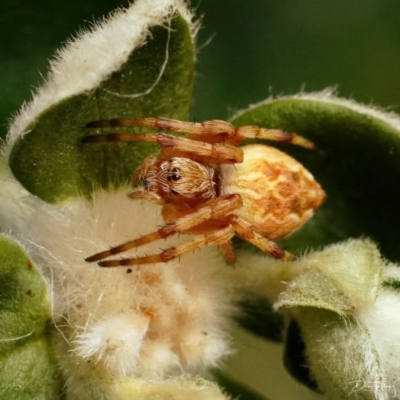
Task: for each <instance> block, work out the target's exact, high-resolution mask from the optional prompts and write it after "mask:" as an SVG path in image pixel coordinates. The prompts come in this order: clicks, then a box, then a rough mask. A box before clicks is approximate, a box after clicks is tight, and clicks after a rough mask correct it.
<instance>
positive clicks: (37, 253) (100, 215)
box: [18, 188, 231, 378]
mask: <svg viewBox="0 0 400 400" xmlns="http://www.w3.org/2000/svg"><path fill="white" fill-rule="evenodd" d="M127 192H128V188H125V190H122V191H119V192H117V193H106V192H102V191H101V192H98V193H96V194H95V196H94V198H93V201H92V202H89V201H86V200H84V199H76V200H74V201H71V202H70V203H69V204H68V205H63V206H54V205H49V204H46V203H44V202H42V201H40V200H38V199H33V198H30V196H26V197H24V199H23V201H27V203H28V204H29V207H32V210H34V212H32V213H31V214H30V218H29V219H26V220H25V224H26V225H25V226H21V225H20V226H19V227H20V228H21V233H19V234H18V238H19V240H20V241H21V242H22V243H25V245H27V246H28V247H29V249H30V251H29V252H30V255H31V257H32V259H33V261H34V262H35V263H36V265H38V266H40V268H41V269H42V271H43V273H44V275H45V277H46V278H47V280H48V284H49V287H50V288H51V295H52V308H53V319H54V322H55V324H56V327H57V328H58V330H59V333H61V334H62V336H63V337H64V338H63V339H61V337H60V340H67V341H68V343H69V346H70V348H69V351H73V352H75V353H76V354H78V355H79V356H81V357H82V358H83V359H90V360H92V361H94V362H99V363H103V364H104V365H105V366H106V367H107V368H108V369H110V370H111V371H112V372H113V373H115V374H116V375H121V376H124V375H131V376H132V375H134V376H140V377H144V376H147V377H153V378H154V377H158V378H162V377H164V376H166V375H168V374H171V373H173V371H180V372H181V371H182V368H184V369H185V370H187V368H189V370H192V369H193V368H197V367H204V366H214V365H216V364H217V363H218V361H219V359H220V358H221V356H223V355H225V354H227V353H229V345H228V341H227V337H226V334H225V333H224V328H225V324H226V316H227V313H228V310H229V308H230V306H228V304H229V302H230V298H231V296H230V294H229V289H228V288H227V287H226V286H227V285H226V283H225V282H224V280H223V278H222V275H223V274H221V270H223V269H225V268H227V267H226V265H225V263H224V262H223V259H222V256H221V255H220V252H219V250H218V249H217V248H215V246H214V247H213V248H205V249H202V250H201V251H196V252H195V253H194V254H188V255H185V256H183V257H182V260H179V259H177V260H173V261H171V262H169V263H167V264H165V263H160V264H151V265H142V266H139V267H132V268H130V269H129V270H128V268H126V267H120V268H119V267H117V268H100V267H99V266H97V265H96V264H88V263H86V262H85V261H84V258H85V257H87V256H89V255H91V254H93V253H95V252H97V251H99V250H104V249H107V248H108V247H109V246H110V245H117V244H120V243H123V242H125V241H128V240H130V239H133V238H136V237H138V236H139V235H141V234H146V233H149V232H152V231H154V230H156V229H157V227H158V226H159V225H162V223H163V222H162V218H161V216H160V207H159V206H157V205H154V204H152V203H149V202H141V201H132V200H131V199H129V198H128V197H127V196H126V193H127ZM32 202H33V204H32ZM186 240H190V237H187V236H182V237H180V238H172V239H171V240H170V241H169V244H172V243H176V242H182V241H186ZM160 247H162V248H166V247H168V245H167V244H166V243H165V241H162V242H156V243H152V244H149V245H147V246H145V249H140V250H139V251H138V254H143V252H144V251H145V252H146V253H147V254H152V253H158V252H160V251H161V249H160ZM135 253H136V252H135V251H131V252H130V255H131V256H132V255H133V254H135ZM124 256H125V255H124ZM128 271H129V272H130V273H127V272H128Z"/></svg>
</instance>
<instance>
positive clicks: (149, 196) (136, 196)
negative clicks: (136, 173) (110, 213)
mask: <svg viewBox="0 0 400 400" xmlns="http://www.w3.org/2000/svg"><path fill="white" fill-rule="evenodd" d="M128 197H130V198H131V199H133V200H147V201H151V202H152V203H156V204H159V205H163V204H164V201H163V200H162V198H161V197H160V196H159V195H158V194H157V193H153V192H148V191H147V190H145V189H143V188H139V189H136V190H134V191H133V192H131V193H129V194H128Z"/></svg>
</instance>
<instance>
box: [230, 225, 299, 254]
mask: <svg viewBox="0 0 400 400" xmlns="http://www.w3.org/2000/svg"><path fill="white" fill-rule="evenodd" d="M232 224H233V226H234V227H235V229H236V232H237V233H238V234H239V235H240V236H241V237H242V238H243V239H246V240H248V241H249V242H250V243H253V244H254V245H255V246H257V247H258V248H259V249H261V250H262V251H264V252H265V253H268V254H270V255H271V256H272V257H275V258H280V259H286V260H291V259H293V258H294V255H293V254H292V253H289V252H287V251H285V250H283V249H282V248H280V247H279V246H278V245H277V244H276V243H274V242H273V241H272V240H269V239H267V238H265V237H264V236H262V235H260V234H259V233H257V232H255V231H254V229H253V227H252V226H251V225H250V224H249V223H248V222H246V221H245V220H243V219H241V218H239V217H236V218H235V220H234V221H232Z"/></svg>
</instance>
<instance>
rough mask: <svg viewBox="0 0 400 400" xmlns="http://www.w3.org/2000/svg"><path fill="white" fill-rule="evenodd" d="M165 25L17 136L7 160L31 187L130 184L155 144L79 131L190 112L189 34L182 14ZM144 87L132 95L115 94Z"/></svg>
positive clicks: (79, 189) (49, 192)
mask: <svg viewBox="0 0 400 400" xmlns="http://www.w3.org/2000/svg"><path fill="white" fill-rule="evenodd" d="M167 28H168V29H167ZM167 28H166V27H162V26H156V27H154V28H153V29H152V30H151V37H149V38H148V40H147V41H146V43H145V44H144V45H143V46H142V47H140V48H139V49H137V50H136V51H134V52H133V53H132V54H131V55H130V57H129V59H128V61H127V62H126V63H125V64H124V65H123V66H122V67H121V69H120V70H119V71H117V72H114V73H113V74H112V75H111V76H109V77H108V79H106V80H105V81H103V82H102V83H101V85H100V86H99V87H97V88H96V89H95V90H93V91H90V92H85V93H79V94H76V95H75V96H72V97H70V98H67V99H65V100H63V101H61V102H60V103H58V104H54V105H53V106H52V107H49V108H48V109H46V110H45V111H44V112H43V113H42V114H41V115H39V116H38V117H37V118H36V120H35V122H34V123H33V124H31V125H30V126H28V127H26V130H27V131H29V133H27V134H26V135H25V136H24V137H23V138H19V139H18V140H17V142H16V143H15V145H14V147H13V149H12V152H11V154H10V167H11V169H12V171H13V173H14V175H15V177H16V178H17V179H18V180H19V181H20V182H21V183H22V185H23V186H24V187H25V188H26V189H27V190H28V191H30V192H31V193H33V194H35V195H37V196H39V197H40V198H42V199H43V200H45V201H47V202H50V203H58V202H61V201H64V200H66V199H68V198H70V197H76V196H78V195H79V194H83V195H86V196H88V195H90V193H91V191H92V190H93V188H99V187H103V188H109V187H111V186H113V187H117V186H119V185H121V184H126V183H127V182H128V181H129V180H130V178H131V176H132V173H133V171H134V170H135V169H136V167H137V166H138V165H139V164H140V163H141V161H142V160H143V159H144V157H145V156H147V155H149V154H150V153H151V152H152V151H154V147H153V146H145V145H136V144H134V145H127V144H124V143H123V144H117V143H114V144H109V143H106V144H95V145H94V144H82V143H81V139H82V137H83V136H85V135H87V134H88V133H93V132H88V131H87V130H86V129H85V128H84V127H85V125H86V124H87V123H88V122H90V121H93V120H98V119H107V118H117V117H121V118H127V117H131V118H140V117H149V116H164V117H171V118H178V119H185V118H186V117H187V114H188V111H189V106H190V100H191V94H192V83H193V64H194V51H193V43H192V39H191V34H190V30H189V26H188V23H187V21H185V20H184V19H183V18H182V17H180V16H176V17H175V18H173V20H172V21H171V26H170V27H167ZM110 53H111V54H112V52H110ZM166 61H167V62H166ZM165 62H166V65H165V69H163V66H164V64H165ZM160 72H162V74H160ZM158 78H160V79H159V80H158ZM150 89H151V90H150ZM146 91H149V93H148V94H143V95H140V96H138V97H132V98H129V97H121V96H118V95H117V94H119V95H132V94H140V93H145V92H146Z"/></svg>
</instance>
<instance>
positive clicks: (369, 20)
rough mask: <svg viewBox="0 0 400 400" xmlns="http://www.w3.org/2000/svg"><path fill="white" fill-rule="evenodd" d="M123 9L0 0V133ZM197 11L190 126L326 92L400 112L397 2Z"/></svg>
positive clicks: (290, 2) (331, 1)
mask: <svg viewBox="0 0 400 400" xmlns="http://www.w3.org/2000/svg"><path fill="white" fill-rule="evenodd" d="M127 4H128V2H127V1H121V0H120V1H118V0H84V1H82V0H79V1H78V0H69V1H67V2H63V1H59V0H24V1H22V0H0V88H1V95H0V135H3V136H4V134H5V132H6V129H7V121H8V120H9V118H10V117H12V115H13V112H15V111H16V110H17V109H18V108H19V107H20V105H21V104H22V102H23V101H25V100H28V99H29V98H30V93H31V91H32V88H33V87H35V86H37V85H39V84H40V82H41V81H42V75H45V74H46V69H47V60H48V59H49V58H50V57H51V56H52V54H53V53H54V50H55V49H56V48H57V47H58V46H59V45H60V43H63V42H65V41H66V40H67V39H68V38H69V37H71V35H72V34H73V33H75V32H76V31H77V30H79V29H80V28H82V27H85V26H87V25H88V24H89V23H90V22H93V21H94V20H97V19H99V18H100V17H102V16H103V15H105V14H107V13H108V12H109V11H110V10H112V9H114V8H115V7H117V6H120V5H123V6H125V5H127ZM192 6H193V7H195V8H196V9H197V15H204V17H203V28H202V29H201V31H200V34H199V37H198V46H199V47H200V50H199V54H198V64H197V73H196V88H195V98H194V103H193V108H192V112H191V116H190V118H191V119H195V120H197V121H200V120H204V119H211V118H221V119H226V118H229V116H230V115H232V113H233V112H235V111H237V110H239V109H242V108H245V107H247V106H248V105H249V104H251V103H255V102H258V101H261V100H263V99H265V98H267V97H268V96H270V95H280V94H293V93H296V92H298V91H299V90H301V89H305V90H306V91H317V90H322V89H324V88H326V87H328V86H337V88H338V94H339V95H340V96H344V97H351V98H354V99H355V100H357V101H360V102H363V103H370V102H373V103H374V104H376V105H380V106H382V107H384V108H389V109H391V110H394V111H399V110H400V108H399V105H400V94H399V93H400V73H399V66H400V23H399V22H400V5H399V2H398V0H380V1H376V0H350V1H349V0H324V1H320V0H246V1H244V0H202V1H199V0H196V1H194V2H192ZM211 37H212V40H211V42H210V43H208V44H207V42H208V40H209V39H210V38H211Z"/></svg>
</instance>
